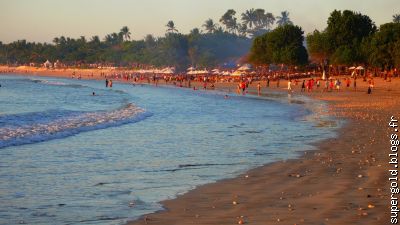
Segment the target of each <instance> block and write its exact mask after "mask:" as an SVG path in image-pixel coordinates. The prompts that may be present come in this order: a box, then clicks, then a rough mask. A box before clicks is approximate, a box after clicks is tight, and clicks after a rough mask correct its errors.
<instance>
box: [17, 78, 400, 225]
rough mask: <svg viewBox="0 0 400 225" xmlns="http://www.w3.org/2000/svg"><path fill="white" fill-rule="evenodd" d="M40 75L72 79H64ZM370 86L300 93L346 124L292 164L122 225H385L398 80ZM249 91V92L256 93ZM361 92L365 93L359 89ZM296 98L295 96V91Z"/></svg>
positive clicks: (217, 186)
mask: <svg viewBox="0 0 400 225" xmlns="http://www.w3.org/2000/svg"><path fill="white" fill-rule="evenodd" d="M17 73H19V72H17ZM26 74H27V75H38V74H34V73H26ZM46 76H57V77H67V78H70V76H66V75H65V74H61V75H60V74H56V75H52V74H46ZM98 79H102V78H101V77H98ZM360 83H361V82H360ZM376 84H377V85H376V86H377V88H375V89H374V91H373V94H371V95H367V94H366V92H364V91H362V92H361V91H360V92H352V91H351V90H343V92H339V93H336V92H330V93H321V92H314V93H310V94H308V93H305V94H302V93H300V94H302V95H305V96H309V97H311V98H314V99H318V100H322V101H324V102H327V103H328V111H329V114H330V115H331V116H334V117H336V118H338V119H341V118H345V119H347V120H348V122H347V123H346V124H345V125H344V126H343V127H341V128H340V129H339V130H338V131H337V132H338V136H337V137H336V138H331V139H327V140H323V141H320V142H317V143H315V144H312V145H313V146H315V147H316V148H317V150H311V151H304V153H303V154H304V155H303V156H299V158H297V159H291V160H287V161H278V162H274V163H271V164H267V165H264V166H261V167H257V168H255V169H251V170H249V171H248V172H246V173H245V174H243V175H240V176H238V177H236V178H232V179H226V180H221V181H217V182H216V183H211V184H206V185H203V186H199V187H196V188H195V189H194V190H191V191H189V192H187V193H185V194H183V195H180V196H177V198H175V199H171V200H166V201H162V202H161V204H162V205H163V206H164V209H165V210H163V211H160V212H156V213H151V214H148V215H144V216H143V217H141V218H139V219H138V220H135V221H131V222H128V224H192V223H194V224H238V223H240V221H242V222H243V223H246V224H247V223H248V224H277V223H281V224H318V225H319V224H385V223H387V222H388V221H390V218H389V217H390V208H388V207H389V198H390V193H389V190H387V189H388V187H389V182H388V179H387V176H388V174H387V172H386V171H387V169H388V168H389V164H388V163H387V155H386V154H387V153H389V152H385V150H386V149H389V143H388V140H389V138H388V137H386V135H387V131H388V130H387V127H386V124H387V122H389V121H388V120H389V118H390V116H391V115H394V116H397V117H398V116H399V112H398V108H400V101H399V97H400V93H399V92H398V91H397V90H396V89H394V88H393V87H396V86H398V85H399V84H400V81H399V80H398V79H393V80H392V83H390V84H388V83H385V82H383V81H380V80H378V81H377V82H376ZM254 85H256V84H253V85H252V86H251V87H250V93H254V92H255V93H256V94H257V92H256V88H255V86H254ZM262 86H263V87H265V85H264V84H263V85H262ZM282 86H283V85H282ZM359 86H360V89H363V90H366V89H364V88H366V86H365V85H364V86H363V83H361V84H360V85H359ZM226 88H228V89H231V88H232V90H235V83H227V84H226V83H224V84H221V85H219V84H217V85H216V90H225V91H226ZM269 89H272V90H274V91H280V92H286V91H284V89H283V88H282V89H276V88H272V87H271V88H269ZM269 89H268V90H269ZM295 91H296V93H295V94H298V92H297V91H298V87H295ZM396 98H397V99H396ZM396 109H397V110H396ZM246 176H248V177H246ZM234 202H236V203H237V204H233V203H234ZM242 216H243V217H242Z"/></svg>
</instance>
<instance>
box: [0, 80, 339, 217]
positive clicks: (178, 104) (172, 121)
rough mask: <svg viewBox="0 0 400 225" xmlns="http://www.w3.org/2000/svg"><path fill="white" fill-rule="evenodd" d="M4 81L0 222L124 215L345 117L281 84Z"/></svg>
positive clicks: (277, 152)
mask: <svg viewBox="0 0 400 225" xmlns="http://www.w3.org/2000/svg"><path fill="white" fill-rule="evenodd" d="M0 84H1V87H0V224H20V223H28V224H123V223H125V222H126V221H128V220H132V219H135V218H138V217H140V216H141V215H143V214H146V213H150V212H154V211H157V210H161V209H162V206H161V205H160V204H159V203H158V202H159V201H161V200H165V199H170V198H174V197H176V196H177V195H179V194H182V193H185V192H187V191H188V190H191V189H193V188H195V187H196V186H198V185H202V184H206V183H210V182H215V181H217V180H220V179H224V178H230V177H234V176H237V175H239V174H240V173H243V172H245V171H246V170H248V169H250V168H254V167H257V166H260V165H264V164H266V163H269V162H273V161H277V160H284V159H288V158H295V157H297V156H298V155H299V151H302V150H310V149H312V146H310V145H309V144H310V143H312V142H315V141H318V140H322V139H324V138H328V137H332V136H334V135H335V129H336V128H337V127H336V126H319V125H318V123H319V121H318V120H319V119H318V120H316V119H309V118H311V117H308V115H312V114H310V113H311V112H310V107H309V106H310V105H314V106H317V107H320V108H324V107H325V106H324V103H321V102H315V101H308V100H304V99H303V100H302V101H298V100H296V101H293V97H290V96H289V98H288V96H287V95H284V94H282V95H274V97H262V98H259V97H254V96H251V97H249V96H237V95H234V94H232V95H229V98H225V94H224V93H219V92H205V91H193V90H191V89H180V88H171V87H154V86H151V85H135V86H134V85H132V84H120V83H114V86H113V87H112V88H106V87H105V83H104V81H93V80H92V81H90V80H71V79H57V78H47V77H24V76H11V75H2V76H0ZM93 92H94V93H95V95H93V94H92V93H93ZM307 102H309V103H310V102H311V103H312V104H308V103H307ZM299 103H307V104H299ZM306 105H307V106H308V107H306ZM314 106H312V107H314ZM307 118H308V119H307ZM312 118H315V117H312ZM325 119H327V118H325ZM329 124H331V125H332V123H329Z"/></svg>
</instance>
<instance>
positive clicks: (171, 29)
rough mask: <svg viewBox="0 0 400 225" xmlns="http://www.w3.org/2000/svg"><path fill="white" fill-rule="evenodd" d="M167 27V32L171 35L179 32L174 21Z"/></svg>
mask: <svg viewBox="0 0 400 225" xmlns="http://www.w3.org/2000/svg"><path fill="white" fill-rule="evenodd" d="M165 26H166V27H167V32H169V33H174V32H178V30H177V29H176V27H175V24H174V21H172V20H170V21H168V23H167V25H165Z"/></svg>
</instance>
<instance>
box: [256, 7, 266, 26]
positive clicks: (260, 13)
mask: <svg viewBox="0 0 400 225" xmlns="http://www.w3.org/2000/svg"><path fill="white" fill-rule="evenodd" d="M254 15H255V17H256V18H255V19H256V21H255V24H256V27H257V28H258V29H261V28H263V27H264V18H265V10H264V9H256V10H255V11H254Z"/></svg>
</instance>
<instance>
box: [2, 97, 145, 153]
mask: <svg viewBox="0 0 400 225" xmlns="http://www.w3.org/2000/svg"><path fill="white" fill-rule="evenodd" d="M149 116H151V113H148V112H145V110H143V109H141V108H139V107H137V106H135V105H134V104H131V103H129V104H127V105H125V106H123V107H121V108H118V109H116V110H113V111H95V112H77V111H68V110H49V111H45V112H32V113H23V114H14V115H1V116H0V148H4V147H8V146H16V145H23V144H31V143H36V142H42V141H48V140H52V139H57V138H63V137H68V136H71V135H75V134H78V133H81V132H85V131H91V130H97V129H104V128H108V127H116V126H120V125H123V124H127V123H133V122H138V121H141V120H143V119H145V118H147V117H149Z"/></svg>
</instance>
